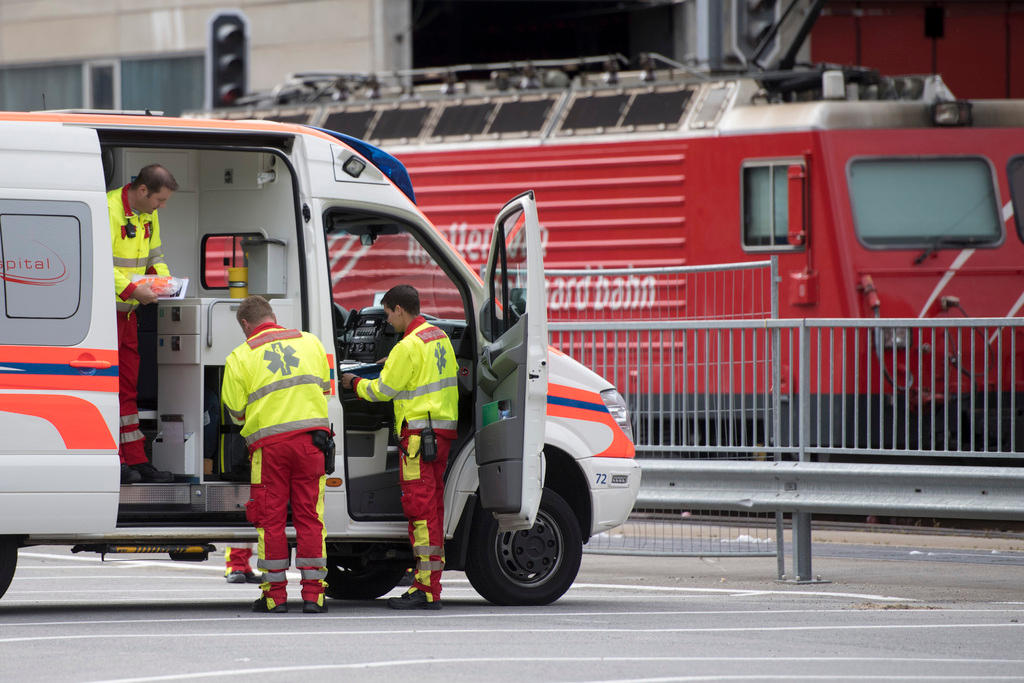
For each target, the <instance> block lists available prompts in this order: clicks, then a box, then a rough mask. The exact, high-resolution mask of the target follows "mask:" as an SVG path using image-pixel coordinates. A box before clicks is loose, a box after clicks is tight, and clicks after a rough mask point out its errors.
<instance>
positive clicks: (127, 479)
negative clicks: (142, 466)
mask: <svg viewBox="0 0 1024 683" xmlns="http://www.w3.org/2000/svg"><path fill="white" fill-rule="evenodd" d="M140 481H142V475H141V474H139V473H138V472H136V471H135V470H133V469H132V468H131V467H128V465H125V464H124V463H121V483H122V484H138V483H139V482H140Z"/></svg>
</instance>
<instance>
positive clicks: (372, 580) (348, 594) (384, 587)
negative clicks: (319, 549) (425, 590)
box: [324, 557, 405, 600]
mask: <svg viewBox="0 0 1024 683" xmlns="http://www.w3.org/2000/svg"><path fill="white" fill-rule="evenodd" d="M404 576H405V567H402V566H399V565H394V564H376V565H370V566H366V567H358V568H353V567H348V566H345V564H344V563H341V564H339V563H338V562H337V560H336V559H332V558H331V557H328V558H327V588H326V589H325V590H324V593H325V594H326V595H327V597H329V598H334V599H335V600H374V599H376V598H379V597H380V596H382V595H384V594H385V593H387V592H388V591H390V590H391V589H392V588H394V587H395V586H397V585H398V582H399V581H401V580H402V578H403V577H404Z"/></svg>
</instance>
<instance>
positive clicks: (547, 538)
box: [466, 489, 583, 605]
mask: <svg viewBox="0 0 1024 683" xmlns="http://www.w3.org/2000/svg"><path fill="white" fill-rule="evenodd" d="M582 557H583V539H582V537H581V535H580V525H579V522H578V521H577V519H576V516H575V515H574V514H573V512H572V509H571V508H570V507H569V505H568V503H566V502H565V500H563V499H562V497H561V496H559V495H558V494H557V493H555V492H554V491H552V490H551V489H544V496H543V498H541V501H540V509H539V510H538V511H537V519H536V521H535V523H534V525H533V528H531V529H527V530H524V531H515V532H506V533H502V534H499V533H498V522H497V521H496V520H495V519H494V517H493V516H491V515H489V514H487V513H486V512H484V511H482V510H477V513H476V514H475V515H474V519H473V529H472V531H471V532H470V547H469V555H468V556H467V558H466V577H467V578H468V579H469V582H470V584H472V586H473V588H474V589H476V592H477V593H479V594H480V595H481V596H483V597H484V598H485V599H487V600H488V601H490V602H492V603H494V604H496V605H547V604H550V603H552V602H554V601H555V600H557V599H558V598H560V597H562V595H563V594H564V593H565V591H567V590H569V586H571V585H572V582H573V581H575V580H576V574H577V573H578V572H579V570H580V560H581V559H582Z"/></svg>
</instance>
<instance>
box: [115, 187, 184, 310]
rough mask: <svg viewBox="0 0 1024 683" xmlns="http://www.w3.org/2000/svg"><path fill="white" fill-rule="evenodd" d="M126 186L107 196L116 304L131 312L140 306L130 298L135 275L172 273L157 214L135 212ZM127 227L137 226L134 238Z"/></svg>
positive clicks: (121, 308)
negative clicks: (126, 197) (127, 197)
mask: <svg viewBox="0 0 1024 683" xmlns="http://www.w3.org/2000/svg"><path fill="white" fill-rule="evenodd" d="M127 187H128V186H127V185H126V186H125V187H119V188H117V189H116V190H111V191H110V192H108V193H107V212H108V213H109V214H110V241H111V243H112V244H113V246H114V301H115V302H117V310H119V311H130V310H132V309H133V308H135V307H136V306H138V305H139V302H138V301H136V300H135V299H133V298H132V297H131V292H132V290H134V287H131V286H130V285H131V283H132V275H144V274H145V273H146V271H148V270H150V269H151V270H152V272H154V273H156V274H157V275H170V274H171V271H170V270H169V269H168V268H167V263H166V262H165V261H164V252H163V249H162V248H161V246H160V219H159V218H157V212H156V211H154V212H153V213H132V210H131V207H129V206H128V202H127V201H126V199H125V188H127ZM128 225H132V226H134V227H135V237H129V236H128V234H127V232H128V231H127V230H126V229H125V228H126V227H127V226H128ZM125 290H128V291H127V292H125ZM123 295H124V296H123Z"/></svg>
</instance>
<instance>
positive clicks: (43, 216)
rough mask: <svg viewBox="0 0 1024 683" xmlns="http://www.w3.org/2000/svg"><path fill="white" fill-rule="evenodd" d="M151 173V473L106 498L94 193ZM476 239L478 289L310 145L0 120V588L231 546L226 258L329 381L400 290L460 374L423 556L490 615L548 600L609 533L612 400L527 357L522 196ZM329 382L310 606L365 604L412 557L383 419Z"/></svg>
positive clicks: (536, 284) (449, 255) (114, 416)
mask: <svg viewBox="0 0 1024 683" xmlns="http://www.w3.org/2000/svg"><path fill="white" fill-rule="evenodd" d="M150 163H160V164H162V165H164V166H165V167H167V168H168V169H169V170H170V171H171V172H172V173H173V174H174V176H175V178H176V179H177V181H178V183H179V189H178V191H177V192H176V193H175V194H174V195H173V197H172V198H171V200H170V202H169V203H168V205H167V206H166V208H164V209H161V210H160V229H161V238H162V241H163V251H164V254H165V256H166V260H167V262H168V264H169V266H170V269H171V272H172V273H173V274H174V275H175V276H178V277H182V278H188V286H187V289H186V291H185V296H184V298H180V299H174V300H163V301H160V302H159V303H158V304H156V305H155V306H150V307H144V308H143V309H142V311H141V312H140V313H141V314H142V315H143V316H144V317H143V318H142V319H141V320H142V325H141V329H142V332H141V339H142V346H143V353H142V369H141V371H140V415H141V417H142V425H143V431H144V432H146V433H147V436H148V437H149V439H148V440H149V442H150V443H151V445H152V461H153V463H154V465H155V466H156V467H158V468H159V469H162V470H168V471H170V472H172V473H173V474H174V481H173V482H171V483H159V484H146V483H141V484H140V483H135V484H126V485H123V486H122V485H121V484H120V475H119V461H118V456H117V440H118V434H119V415H118V394H117V391H118V374H117V373H118V357H117V340H116V324H115V311H114V296H113V292H114V285H113V272H112V260H111V259H112V255H111V243H110V229H109V221H108V217H107V207H106V199H105V192H106V191H107V190H109V189H113V188H117V187H120V186H122V185H124V184H125V183H127V182H129V181H130V180H131V178H132V176H133V174H135V173H137V172H138V170H139V169H140V168H141V167H142V166H145V165H147V164H150ZM495 208H498V207H497V206H496V207H495ZM488 229H489V228H488ZM493 229H494V233H493V237H494V238H493V240H492V245H491V250H490V258H489V261H488V263H489V265H488V267H487V272H486V274H485V277H484V278H483V280H482V281H481V279H480V277H479V275H478V274H477V273H475V272H473V270H472V269H471V268H470V267H469V266H467V264H466V263H465V261H464V260H463V259H462V258H461V257H460V256H459V254H458V253H457V252H456V251H455V250H454V248H453V247H452V246H451V245H450V244H449V243H448V242H447V241H446V240H445V239H444V237H443V236H442V235H441V234H440V233H439V232H438V231H437V230H436V229H435V227H434V226H433V225H431V223H430V222H429V221H428V220H427V218H426V217H425V216H424V215H423V214H422V213H421V212H420V211H419V210H418V209H417V208H416V204H415V200H414V192H413V189H412V187H411V186H410V184H409V180H408V174H407V173H406V172H405V169H404V168H403V167H402V166H401V164H400V163H398V162H397V161H396V160H395V159H394V158H393V157H390V156H389V155H387V154H385V153H384V152H382V151H381V150H379V149H376V148H374V147H372V146H370V145H367V144H365V143H363V142H361V141H358V140H355V139H352V138H348V137H347V136H344V135H340V134H337V133H333V132H331V131H324V130H318V129H315V128H310V127H305V126H297V125H289V124H280V123H272V122H266V121H215V120H186V119H170V118H163V117H158V116H150V115H133V114H127V113H125V114H104V115H100V114H90V113H80V114H75V113H55V112H46V113H31V114H16V113H0V253H2V262H3V269H2V271H0V277H2V283H0V284H2V287H0V434H3V438H2V440H0V595H2V594H3V593H4V591H6V589H7V587H8V585H9V584H10V582H11V579H12V577H13V575H14V571H15V566H16V562H17V550H18V548H20V547H26V546H32V545H40V544H47V545H54V544H58V545H59V544H67V545H73V546H74V547H75V549H76V550H85V551H95V552H101V553H117V552H161V553H163V552H166V553H169V554H170V556H171V557H172V558H174V559H203V558H205V557H206V556H207V554H208V553H209V552H210V551H211V550H212V549H214V547H215V546H213V545H212V544H214V543H220V544H224V545H230V544H232V543H240V542H246V541H253V540H255V532H254V530H253V528H252V527H251V526H250V525H249V524H248V523H247V522H246V520H245V512H244V505H245V502H246V501H247V500H248V497H249V493H248V488H249V486H248V483H247V481H248V480H247V478H246V475H245V470H244V461H245V459H244V452H242V457H241V458H239V452H238V451H239V441H238V436H237V433H234V432H232V429H233V428H232V427H231V426H230V425H229V424H228V423H229V422H230V421H228V420H222V419H221V418H220V407H219V401H218V399H217V397H218V395H219V380H220V375H221V373H222V371H223V364H224V360H225V358H226V357H227V355H228V353H229V352H230V351H231V350H232V349H233V348H234V347H235V346H237V345H238V344H239V343H241V342H242V341H243V339H242V333H241V330H240V329H239V327H238V325H237V323H236V321H235V311H236V310H237V304H238V299H237V298H231V297H230V295H229V284H230V283H229V280H228V277H227V269H228V267H230V266H236V267H237V266H241V265H243V264H244V265H245V266H247V268H248V291H249V293H251V294H260V295H263V296H265V297H267V298H268V299H269V300H270V301H271V303H272V305H273V307H274V310H275V311H276V313H277V317H278V321H279V322H280V323H281V324H282V325H284V326H286V327H294V328H298V329H302V330H307V331H309V332H311V333H313V334H315V335H317V336H318V337H319V338H320V340H321V342H323V345H324V347H325V348H326V349H327V350H328V352H329V353H330V355H331V362H332V365H333V369H334V372H335V373H336V374H335V378H336V377H337V376H338V374H337V373H340V372H342V371H344V370H346V369H349V368H355V369H358V368H360V367H365V366H367V365H368V364H372V363H373V362H374V361H376V360H377V359H379V358H382V357H383V356H386V355H387V351H388V349H389V348H390V346H391V345H392V344H394V342H395V341H396V338H395V334H394V330H393V329H392V328H391V327H390V326H389V325H387V323H386V320H385V319H384V317H383V311H382V309H380V308H378V307H376V306H375V304H377V303H378V301H379V296H380V294H381V293H382V292H384V291H386V290H387V289H388V288H389V287H391V286H392V285H394V284H398V283H403V282H406V283H410V284H413V285H414V286H415V287H416V288H417V289H418V290H419V292H420V296H421V303H422V310H423V312H424V313H425V314H429V315H431V316H433V318H434V319H433V322H434V323H435V324H436V325H438V326H439V327H441V328H442V329H444V330H445V331H446V332H447V333H448V335H449V336H450V337H451V339H452V342H453V344H454V347H455V350H456V355H457V357H458V362H459V391H460V419H459V423H460V424H459V437H458V441H457V443H456V444H455V446H454V447H453V449H452V457H451V458H450V462H449V469H448V472H447V478H446V490H445V509H446V519H445V534H446V538H447V542H446V548H445V550H446V556H447V565H446V567H447V568H448V569H462V570H465V572H466V574H467V575H468V577H469V579H470V581H471V583H472V585H473V586H474V587H475V588H476V590H477V591H478V592H479V593H480V594H481V595H482V596H483V597H485V598H486V599H487V600H490V601H491V602H494V603H498V604H546V603H549V602H552V601H553V600H556V599H557V598H558V597H560V596H561V595H562V594H563V593H564V592H565V591H566V590H567V589H568V588H569V586H570V585H571V584H572V582H573V580H574V579H575V577H576V574H577V571H578V569H579V564H580V557H581V552H582V545H583V543H585V542H586V541H587V539H589V538H590V537H591V536H592V535H593V534H596V533H599V532H601V531H604V530H607V529H610V528H612V527H614V526H616V525H618V524H620V523H622V522H623V521H624V520H625V519H626V517H627V515H628V514H629V512H630V510H631V508H632V505H633V502H634V500H635V498H636V495H637V491H638V488H639V485H640V468H639V466H638V464H637V463H636V461H635V460H634V458H633V454H634V449H633V443H632V439H631V428H630V424H629V414H628V411H627V409H626V405H625V403H624V401H623V399H622V397H621V396H620V395H619V393H618V392H617V391H616V390H615V388H614V387H612V386H611V385H610V384H609V383H608V382H607V381H605V380H604V379H602V378H601V377H598V376H597V375H595V374H594V373H593V372H591V371H589V370H588V369H586V368H584V367H583V366H582V365H580V364H579V363H577V362H575V361H574V360H572V359H571V358H569V357H567V356H565V355H564V354H561V353H559V352H557V351H554V350H553V349H549V347H548V343H547V331H546V312H545V292H544V277H543V275H544V270H543V261H542V252H541V241H540V231H539V225H538V222H537V212H536V205H535V202H534V197H533V194H532V193H531V192H526V193H524V194H521V195H519V196H518V197H515V198H514V199H512V200H511V201H509V202H508V203H507V204H506V205H505V206H504V207H503V208H501V209H500V211H498V213H497V220H496V222H495V225H494V228H493ZM352 302H357V303H356V305H350V304H351V303H352ZM146 308H149V309H151V311H150V313H148V314H147V313H146V311H145V309H146ZM146 315H148V316H149V320H148V322H147V319H146V318H145V316H146ZM147 325H148V327H147ZM147 350H148V351H147ZM332 384H334V385H335V388H334V390H333V391H332V395H331V397H330V401H329V404H330V418H331V421H332V423H333V424H334V429H335V431H336V432H337V433H338V437H337V440H338V445H339V448H338V462H337V469H336V471H335V472H334V474H333V475H331V476H330V477H329V479H328V482H327V484H328V486H327V493H326V497H325V511H324V516H325V521H326V527H327V552H328V566H329V574H328V579H327V580H328V582H329V584H330V587H329V588H328V595H329V596H330V597H332V598H336V599H372V598H376V597H378V596H380V595H383V594H385V593H387V592H388V591H390V590H391V589H392V588H394V587H395V586H396V585H397V584H398V582H399V580H400V579H401V577H402V576H403V574H404V572H405V570H406V568H407V567H409V566H411V565H412V564H413V558H412V555H411V549H410V548H409V545H408V539H407V535H406V534H407V531H406V524H405V520H404V517H403V515H402V510H401V504H400V498H399V488H398V472H397V467H398V454H397V448H396V444H395V441H394V437H393V436H392V434H393V430H392V415H391V409H390V406H389V405H386V404H385V405H375V404H367V403H362V402H360V401H358V400H357V399H356V398H355V397H354V395H352V394H351V392H348V391H342V390H341V388H340V384H337V383H336V382H332ZM239 460H241V463H242V464H241V466H240V465H239ZM289 533H291V529H290V528H289Z"/></svg>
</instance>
